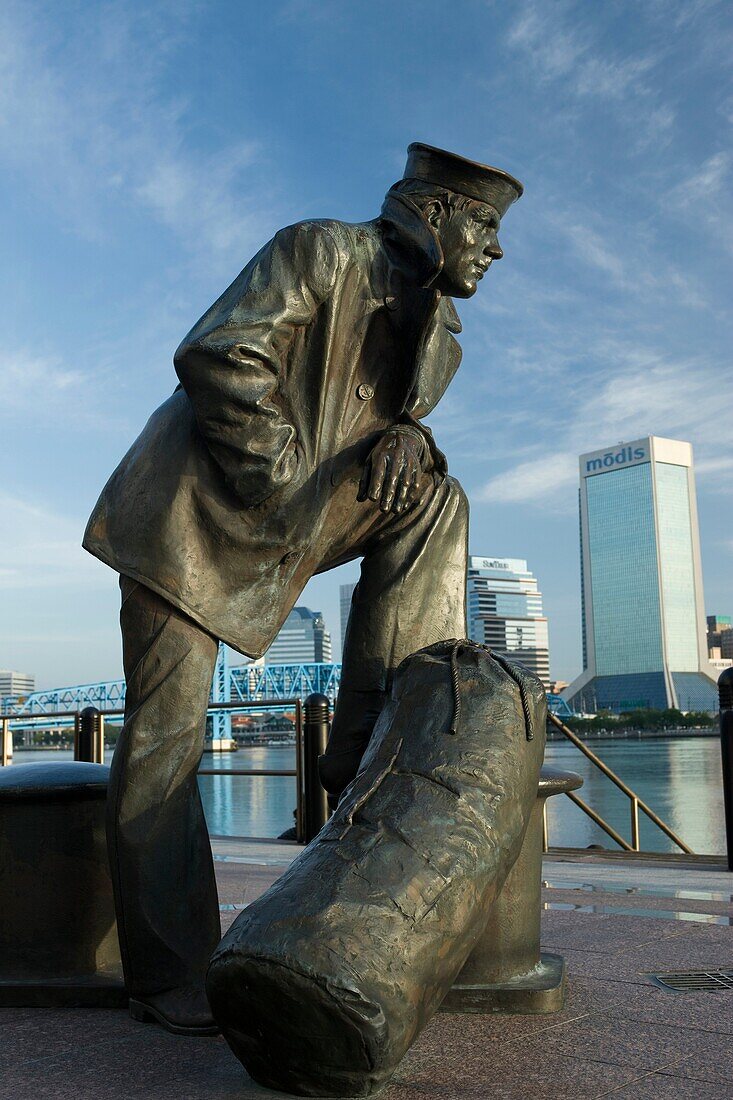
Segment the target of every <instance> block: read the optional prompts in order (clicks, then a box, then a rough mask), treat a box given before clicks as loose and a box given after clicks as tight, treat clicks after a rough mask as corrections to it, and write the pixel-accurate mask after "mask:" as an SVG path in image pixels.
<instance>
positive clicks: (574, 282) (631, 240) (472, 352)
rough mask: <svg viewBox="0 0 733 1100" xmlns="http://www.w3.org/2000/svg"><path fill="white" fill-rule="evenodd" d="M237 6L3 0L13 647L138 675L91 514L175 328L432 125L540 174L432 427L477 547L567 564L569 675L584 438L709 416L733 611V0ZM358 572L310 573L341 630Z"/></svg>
mask: <svg viewBox="0 0 733 1100" xmlns="http://www.w3.org/2000/svg"><path fill="white" fill-rule="evenodd" d="M220 13H221V17H220V18H219V19H216V20H212V19H210V18H208V17H207V14H206V12H205V10H204V9H202V8H201V7H200V6H199V5H197V4H194V3H188V2H187V0H182V3H180V4H177V5H175V7H173V6H172V5H169V4H164V3H153V4H146V5H143V4H142V3H141V2H139V3H138V2H135V0H130V3H126V4H124V5H113V6H109V5H91V4H88V3H81V4H79V5H73V6H72V7H64V6H58V5H57V6H55V7H53V6H51V7H49V6H48V5H45V4H43V3H41V2H40V0H27V2H26V3H23V4H21V3H20V2H19V0H8V2H7V3H6V4H4V5H3V9H2V13H0V30H1V31H2V35H1V36H0V55H1V56H2V66H1V68H2V74H3V75H2V80H1V81H0V104H1V105H2V108H3V110H2V111H0V167H2V172H0V195H1V196H2V202H0V232H2V237H3V246H4V247H3V253H4V259H5V264H4V265H3V274H2V279H3V282H2V289H3V294H2V295H0V309H1V310H2V325H3V333H4V337H5V340H4V350H3V356H2V363H1V364H0V398H2V401H1V403H0V404H1V407H2V412H3V431H2V433H1V434H0V448H2V450H1V452H0V453H1V454H2V459H3V470H4V471H8V472H7V473H6V477H5V479H4V482H3V485H2V487H1V488H0V501H1V503H2V508H1V509H0V517H1V518H0V525H2V537H0V588H1V589H2V591H1V592H0V600H1V602H2V609H3V611H2V616H0V665H2V666H3V667H4V668H12V669H19V670H25V671H28V672H31V673H35V675H36V680H37V683H38V685H39V686H40V687H51V686H56V685H60V684H73V683H84V682H90V681H96V680H103V679H113V678H116V677H117V676H118V675H119V674H120V670H121V649H120V641H119V634H118V625H117V619H118V613H119V590H118V586H117V578H116V577H115V576H114V574H112V572H111V571H110V570H108V569H105V568H104V567H103V566H101V565H99V564H97V563H95V562H94V561H92V560H91V558H89V556H88V555H85V554H84V552H83V551H82V550H81V548H80V540H81V535H82V531H83V528H84V525H85V522H86V518H87V516H88V515H89V512H90V510H91V508H92V506H93V504H94V501H95V500H96V498H97V496H98V494H99V492H100V490H101V488H102V486H103V484H104V481H105V479H106V478H107V476H108V474H109V472H110V471H111V470H112V469H113V468H114V466H115V465H116V463H117V462H118V461H119V459H120V457H121V456H122V455H123V454H124V452H125V451H126V450H127V448H128V447H129V445H130V444H131V442H132V441H133V440H134V439H135V438H136V436H137V435H138V434H139V432H140V430H141V428H142V427H143V425H144V423H145V421H146V419H147V417H148V416H149V415H150V413H151V412H152V410H153V409H154V408H155V407H156V406H157V405H159V404H160V402H161V401H162V400H164V399H165V398H166V397H167V396H168V395H169V394H170V392H171V391H172V389H173V387H174V385H175V383H176V378H175V374H174V372H173V368H172V355H173V351H174V349H175V348H176V346H177V345H178V343H179V342H180V340H181V339H182V337H183V336H184V334H185V333H186V332H187V331H188V330H189V328H190V326H191V324H192V323H193V322H194V321H195V320H196V318H197V317H199V316H200V315H201V313H202V311H203V310H204V309H205V308H206V307H207V306H208V305H209V304H210V303H211V302H212V301H213V300H214V299H215V298H216V297H217V296H218V295H219V294H220V293H221V291H222V290H223V288H224V287H225V286H226V285H227V284H228V283H229V282H230V281H231V279H232V278H233V277H234V276H235V275H236V273H237V272H238V271H239V270H240V269H241V268H242V266H243V265H244V264H245V263H246V262H247V260H248V259H249V258H250V257H251V256H252V255H253V254H254V253H255V252H256V251H257V250H258V249H259V248H260V247H261V246H262V245H263V244H264V243H265V241H266V240H267V239H268V238H269V237H270V236H271V235H272V233H273V232H274V231H275V230H277V229H278V228H280V227H281V226H283V225H286V224H288V223H292V222H294V221H296V220H299V219H302V218H310V217H336V218H343V219H346V220H353V221H359V220H362V219H368V218H372V217H375V216H376V215H377V214H378V212H379V209H380V206H381V202H382V199H383V195H384V193H385V191H386V189H387V188H388V187H389V186H390V185H391V184H392V183H393V182H394V181H395V180H396V179H397V178H398V177H399V176H400V175H401V173H402V170H403V167H404V163H405V150H406V147H407V145H408V143H409V142H410V141H415V140H418V141H425V142H429V143H431V144H434V145H437V146H441V147H444V148H448V149H453V150H455V151H456V152H459V153H462V154H464V155H466V156H469V157H475V158H476V159H479V160H484V161H486V162H488V163H494V164H498V165H500V166H501V167H503V168H506V169H507V170H508V171H510V172H512V173H513V174H514V175H516V176H517V177H518V178H519V179H521V180H522V182H523V184H524V185H525V192H524V195H523V197H522V199H521V200H520V201H519V202H518V203H517V204H516V205H515V206H514V207H513V208H512V209H511V211H510V212H509V213H508V215H507V217H506V219H505V222H504V224H502V227H501V234H500V237H501V243H502V247H503V248H504V252H505V256H504V259H503V260H502V261H501V262H500V263H496V264H495V265H494V266H493V267H492V268H491V270H490V272H488V273H487V276H486V277H485V279H483V280H482V283H481V286H480V289H479V292H478V294H477V295H476V297H475V298H474V299H472V300H471V301H466V302H459V303H458V312H459V314H460V317H461V321H462V324H463V332H462V333H461V335H460V337H459V339H460V342H461V344H462V347H463V351H464V356H463V362H462V365H461V368H460V370H459V371H458V373H457V375H456V377H455V379H454V381H453V383H452V384H451V386H450V388H449V390H448V392H447V394H446V397H445V399H444V400H443V401H442V402H441V404H440V405H439V407H438V409H437V410H436V412H435V414H434V415H433V416H431V418H430V426H431V428H432V429H433V431H434V433H435V438H436V442H437V443H438V445H439V447H440V448H441V449H442V450H443V451H444V452H445V454H446V455H447V457H448V462H449V468H450V471H451V473H452V474H454V476H456V477H457V478H458V479H459V480H460V481H461V483H462V484H463V486H464V488H465V489H466V492H467V495H468V497H469V500H470V502H471V506H472V515H471V546H472V547H473V548H476V549H481V548H482V547H491V549H492V553H495V554H498V555H500V556H502V557H507V558H526V559H528V560H529V561H530V562H531V563H532V566H533V569H534V571H535V572H536V574H537V575H538V576H541V578H542V589H543V593H544V602H545V612H546V614H547V616H548V618H549V620H550V622H551V624H552V654H551V660H552V668H551V674H552V676H553V677H554V678H562V679H566V680H570V679H571V678H572V677H573V676H575V675H576V674H577V672H578V671H579V669H580V667H581V642H580V629H579V623H580V597H579V590H580V589H579V570H578V555H577V514H576V512H577V501H576V486H577V481H576V478H577V473H576V471H577V455H578V454H580V453H584V452H586V451H588V450H589V449H590V448H591V447H593V446H594V445H595V443H596V442H597V441H598V440H599V439H602V440H608V441H613V440H621V439H626V440H629V439H631V440H633V439H638V438H641V437H644V436H647V435H649V434H650V433H656V434H658V435H660V436H667V437H674V438H681V439H688V440H691V442H692V443H693V446H694V448H695V454H696V473H697V489H698V504H699V512H700V531H701V540H702V557H703V570H704V574H705V595H706V602H707V607H706V611H707V612H708V613H711V614H714V613H719V614H721V615H722V614H729V613H730V612H731V611H732V610H733V593H732V592H731V582H730V577H731V575H733V536H732V535H731V531H730V523H729V516H730V513H731V493H732V492H733V445H732V444H731V442H730V440H729V436H728V433H727V431H726V430H724V429H725V425H724V424H723V429H721V428H720V427H719V425H720V424H721V421H722V418H723V416H724V410H725V409H726V408H730V407H731V406H733V372H732V371H731V370H730V347H731V346H733V323H732V321H731V316H730V309H729V302H728V300H727V299H728V295H727V292H726V290H725V287H726V286H730V285H731V282H732V281H733V272H732V271H731V266H732V260H733V245H732V242H731V230H730V226H731V224H733V221H732V220H731V218H730V202H731V199H730V195H731V188H730V174H731V167H732V165H733V157H732V156H731V151H730V120H731V104H730V91H729V70H728V65H729V54H730V49H729V43H730V35H731V32H732V31H733V20H732V19H731V12H730V8H729V7H728V8H726V6H725V5H723V4H720V3H705V4H692V5H691V4H687V3H684V2H682V0H679V2H677V0H665V3H655V4H650V5H635V4H633V3H632V2H631V0H620V2H619V3H618V4H614V5H605V6H604V5H597V6H595V7H593V9H592V10H591V9H590V8H589V6H588V5H583V4H582V3H578V2H576V3H573V2H569V0H561V2H560V3H552V4H550V3H547V2H540V0H519V2H518V3H517V4H515V5H504V6H502V5H496V4H490V3H483V2H481V3H479V2H476V3H474V0H468V2H467V3H466V5H465V6H459V8H458V9H456V10H449V9H448V8H445V7H442V8H441V7H437V8H435V9H434V10H432V13H431V16H430V18H425V12H424V11H423V9H422V8H420V7H419V6H417V5H415V4H413V3H412V2H411V0H408V2H407V3H405V4H404V5H391V4H387V3H386V0H384V2H383V0H377V2H376V3H375V4H373V5H371V6H370V7H369V8H368V9H359V8H357V7H354V6H349V5H335V4H331V3H329V2H327V0H322V2H321V3H319V4H318V5H315V6H312V5H300V4H294V3H292V0H287V2H286V0H283V2H281V3H278V2H277V0H275V2H274V3H273V4H272V5H270V7H269V8H268V9H267V10H265V9H263V10H262V11H261V12H260V13H259V16H258V19H257V20H252V19H251V18H249V17H248V14H247V10H246V7H245V6H241V5H235V4H233V3H232V4H229V3H222V4H221V6H220ZM385 26H389V27H390V29H391V33H390V34H385V33H384V27H385ZM467 36H470V41H471V49H470V50H467V49H466V41H467ZM273 40H277V42H278V44H279V49H280V50H281V51H282V53H281V65H280V66H279V72H280V75H279V78H278V80H277V81H273V80H272V73H271V64H272V63H271V44H272V41H273ZM355 66H357V67H358V68H359V71H360V73H361V74H362V75H361V78H360V80H359V81H354V79H353V72H354V67H355ZM294 102H295V103H298V104H302V108H303V109H302V110H298V111H294V110H293V103H294ZM396 103H398V104H399V110H396V109H395V104H396ZM357 576H358V566H357V565H356V564H353V563H352V564H351V565H347V566H344V567H342V568H341V569H340V570H339V571H338V573H336V574H330V575H322V576H319V577H317V578H316V579H315V580H314V581H313V582H311V583H310V584H309V586H308V588H307V589H306V590H305V591H304V592H303V594H302V595H301V597H300V600H301V602H302V603H304V604H306V605H308V606H311V607H318V608H321V609H322V611H323V613H324V616H325V617H326V619H327V621H328V622H329V623H331V624H332V625H333V628H334V632H335V629H336V624H338V622H339V606H338V600H339V595H338V587H339V584H341V583H347V582H353V581H355V580H356V579H357ZM334 640H335V639H334Z"/></svg>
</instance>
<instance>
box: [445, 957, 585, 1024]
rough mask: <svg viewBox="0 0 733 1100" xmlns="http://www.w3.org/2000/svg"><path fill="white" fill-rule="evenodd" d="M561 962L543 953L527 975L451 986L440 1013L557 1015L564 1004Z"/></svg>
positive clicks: (563, 963) (564, 981)
mask: <svg viewBox="0 0 733 1100" xmlns="http://www.w3.org/2000/svg"><path fill="white" fill-rule="evenodd" d="M565 983H566V976H565V960H564V959H563V957H562V955H553V954H550V953H549V952H546V953H543V954H542V956H541V957H540V961H539V964H538V965H537V966H536V967H534V969H533V970H530V972H529V973H528V974H518V975H516V977H513V978H511V979H510V980H509V981H506V982H497V983H496V984H495V985H454V986H453V987H452V988H451V989H449V990H448V993H447V994H446V996H445V998H444V1000H443V1003H442V1005H441V1006H440V1011H441V1012H476V1013H490V1012H513V1013H516V1014H518V1015H520V1016H531V1015H541V1014H542V1013H545V1012H559V1011H560V1009H561V1008H562V1007H563V1004H564V1003H565Z"/></svg>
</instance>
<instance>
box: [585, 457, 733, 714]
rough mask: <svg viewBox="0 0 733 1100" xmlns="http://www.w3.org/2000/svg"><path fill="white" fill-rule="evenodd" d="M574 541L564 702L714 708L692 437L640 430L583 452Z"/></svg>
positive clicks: (593, 707) (594, 707)
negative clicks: (571, 635) (577, 553)
mask: <svg viewBox="0 0 733 1100" xmlns="http://www.w3.org/2000/svg"><path fill="white" fill-rule="evenodd" d="M580 546H581V600H582V615H583V672H582V674H581V675H580V676H579V677H578V679H577V680H575V681H574V682H573V683H572V684H571V685H570V687H569V688H567V689H566V690H565V691H564V692H563V697H564V698H565V699H566V700H567V701H568V703H569V704H570V705H571V707H573V709H574V710H576V711H585V712H596V711H598V710H602V709H608V710H611V711H616V712H618V711H624V710H632V709H634V708H636V707H658V708H664V707H679V708H680V709H681V710H685V711H687V710H714V709H715V708H716V706H717V702H716V685H715V681H714V679H713V675H712V673H713V670H712V669H711V668H710V666H709V664H708V655H707V643H706V637H705V616H704V604H703V590H702V570H701V565H700V539H699V534H698V524H697V505H696V501H695V479H694V474H693V465H692V447H691V446H690V444H689V443H684V442H681V441H680V440H677V439H660V438H659V437H657V436H648V437H647V438H645V439H636V440H634V441H633V442H632V443H619V444H618V445H617V446H616V447H611V448H609V449H607V450H602V451H591V452H590V453H589V454H584V455H581V456H580Z"/></svg>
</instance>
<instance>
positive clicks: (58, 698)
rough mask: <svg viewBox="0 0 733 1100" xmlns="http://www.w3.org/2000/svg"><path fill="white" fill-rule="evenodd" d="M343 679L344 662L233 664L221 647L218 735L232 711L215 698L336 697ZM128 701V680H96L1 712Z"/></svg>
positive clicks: (6, 704)
mask: <svg viewBox="0 0 733 1100" xmlns="http://www.w3.org/2000/svg"><path fill="white" fill-rule="evenodd" d="M340 680H341V665H340V664H319V663H303V664H290V665H259V664H252V665H235V666H233V667H232V666H230V664H229V659H228V654H227V650H226V648H225V647H224V646H223V645H220V646H219V655H218V658H217V661H216V668H215V670H214V678H213V681H212V685H211V702H212V704H213V707H212V709H213V713H214V736H215V737H219V736H228V733H225V732H224V730H225V729H226V730H229V728H230V725H229V721H228V718H229V715H228V713H227V712H224V711H218V712H217V711H216V710H215V705H216V704H217V703H256V702H258V701H259V700H261V699H268V700H274V699H292V698H293V697H294V696H299V697H300V698H301V699H305V698H306V697H307V696H308V695H310V694H312V692H314V691H318V692H321V693H322V694H323V695H327V696H328V698H329V699H330V700H331V702H333V701H334V699H335V698H336V694H337V692H338V688H339V683H340ZM124 706H125V681H124V680H105V681H100V682H99V683H96V684H79V685H77V686H75V687H64V688H52V689H50V690H48V691H34V692H33V693H32V694H30V695H26V696H23V697H22V698H18V699H12V698H11V699H4V700H3V701H2V713H3V714H5V715H7V716H9V717H11V716H16V715H17V716H18V717H21V716H28V717H31V716H33V715H38V716H42V715H44V714H52V713H55V712H58V711H68V712H69V714H73V713H74V712H76V711H78V710H83V709H84V707H96V708H97V709H98V710H101V711H109V710H122V709H123V708H124Z"/></svg>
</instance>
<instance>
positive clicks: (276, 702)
mask: <svg viewBox="0 0 733 1100" xmlns="http://www.w3.org/2000/svg"><path fill="white" fill-rule="evenodd" d="M286 707H293V708H294V709H295V769H274V768H273V769H253V768H199V770H198V773H197V774H198V775H247V776H287V777H289V778H294V779H295V795H296V797H295V831H296V837H297V839H298V841H301V842H302V840H303V836H304V826H305V814H304V807H303V703H302V700H301V699H300V698H299V697H298V696H292V697H290V698H287V699H258V700H254V699H248V700H240V701H239V702H235V703H211V704H210V705H209V706H208V707H207V708H206V713H207V715H208V714H212V713H215V712H216V711H222V710H266V709H269V710H273V709H278V710H281V709H285V708H286ZM80 713H81V712H80V711H78V710H76V711H73V710H59V711H50V712H46V713H44V714H7V715H2V717H1V718H0V730H1V733H0V742H1V744H0V766H1V767H5V766H7V765H9V764H10V762H11V759H12V756H13V748H12V744H13V742H12V731H11V729H10V723H11V722H16V723H22V724H23V725H27V724H28V723H29V721H43V720H44V719H46V718H69V719H74V722H75V724H76V723H78V720H79V715H80ZM124 713H125V711H124V709H123V708H121V707H118V708H115V709H112V710H100V711H99V721H100V737H101V738H102V739H103V738H104V722H105V719H106V718H109V717H110V716H112V715H123V714H124Z"/></svg>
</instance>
